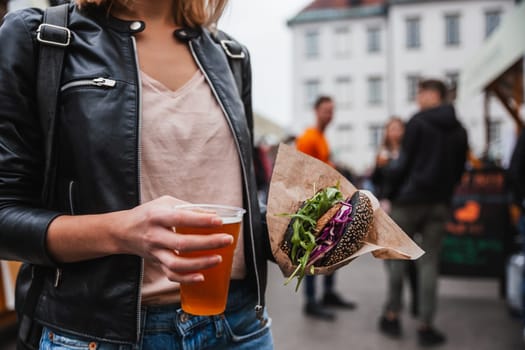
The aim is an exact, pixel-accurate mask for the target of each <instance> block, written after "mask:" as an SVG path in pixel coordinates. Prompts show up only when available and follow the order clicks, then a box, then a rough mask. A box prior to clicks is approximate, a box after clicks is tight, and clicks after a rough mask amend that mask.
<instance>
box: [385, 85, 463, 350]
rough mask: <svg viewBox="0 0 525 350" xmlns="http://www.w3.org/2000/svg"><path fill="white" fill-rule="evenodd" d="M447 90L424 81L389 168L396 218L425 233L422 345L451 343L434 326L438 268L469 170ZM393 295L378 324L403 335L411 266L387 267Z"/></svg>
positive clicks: (402, 263) (411, 230)
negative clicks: (453, 207)
mask: <svg viewBox="0 0 525 350" xmlns="http://www.w3.org/2000/svg"><path fill="white" fill-rule="evenodd" d="M445 96H446V87H445V84H443V82H441V81H439V80H423V81H421V82H420V83H419V86H418V94H417V102H418V105H419V108H420V111H419V112H418V113H417V114H415V115H414V116H413V117H412V118H411V119H410V120H409V122H408V123H407V125H406V128H405V134H404V136H403V142H402V145H401V152H400V154H399V157H398V158H397V159H395V160H393V161H391V162H390V163H389V164H388V165H387V166H385V168H384V176H385V179H386V181H388V182H389V183H391V184H392V193H393V194H394V195H393V197H392V211H391V217H392V219H393V220H394V221H395V222H396V223H398V224H399V226H400V227H401V228H402V229H403V230H404V231H405V232H406V233H407V234H408V235H410V236H412V237H413V235H414V234H415V233H418V234H420V238H421V239H420V242H419V243H420V245H421V248H422V249H423V250H424V251H425V254H424V255H423V256H422V257H421V258H419V259H418V260H417V261H416V264H417V272H418V287H419V289H418V290H419V296H418V297H419V302H418V304H419V306H418V311H419V315H418V317H419V328H418V341H419V344H420V345H422V346H430V345H438V344H442V343H444V342H445V341H446V337H445V335H444V334H442V333H441V332H439V331H438V330H437V329H435V328H434V325H433V321H434V317H435V313H436V309H437V290H438V265H439V254H440V248H441V241H442V238H443V236H444V234H445V227H444V224H445V221H446V219H447V216H448V213H449V206H450V200H451V198H452V194H453V192H454V189H455V187H456V185H457V184H458V183H459V181H460V179H461V176H462V174H463V171H464V168H465V160H466V155H467V149H468V142H467V133H466V131H465V128H464V127H463V126H462V125H461V123H460V122H459V120H458V119H457V118H456V113H455V110H454V107H453V106H452V105H449V104H446V103H445ZM387 266H388V268H387V271H388V295H387V301H386V304H385V308H384V313H383V315H382V316H381V317H380V320H379V329H380V331H381V332H383V333H385V334H387V335H389V336H392V337H399V336H401V334H402V330H401V322H400V312H401V305H402V302H401V301H402V300H401V299H402V287H403V277H404V276H405V273H406V267H407V262H406V261H402V260H391V261H388V263H387Z"/></svg>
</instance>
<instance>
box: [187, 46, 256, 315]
mask: <svg viewBox="0 0 525 350" xmlns="http://www.w3.org/2000/svg"><path fill="white" fill-rule="evenodd" d="M189 46H190V51H191V54H192V56H193V59H194V60H195V62H196V63H197V66H199V69H200V71H201V72H202V74H203V75H204V77H205V78H206V81H207V82H208V85H210V89H211V91H212V92H213V95H214V96H215V99H216V100H217V102H218V103H219V106H220V107H221V110H222V113H223V114H224V116H225V117H226V120H227V121H228V125H229V127H230V131H231V132H232V135H235V130H234V128H233V125H232V122H231V120H230V118H229V117H228V113H227V112H226V109H225V108H224V105H223V103H222V101H221V99H220V98H219V95H218V94H217V90H216V89H215V86H214V85H213V83H212V81H211V80H210V77H209V76H208V74H207V73H206V71H205V70H204V68H203V66H202V63H201V62H200V60H199V58H198V57H197V54H196V53H195V49H194V48H193V43H192V42H191V40H190V41H189ZM233 139H234V140H235V145H236V147H237V153H238V154H239V158H240V161H241V167H242V173H243V182H244V187H245V190H246V197H247V201H248V222H249V225H250V227H249V229H250V238H251V245H252V258H253V267H254V270H255V281H256V283H257V305H255V313H256V314H257V317H258V318H259V319H260V320H262V316H263V311H264V308H263V306H262V300H261V299H262V298H261V282H260V280H259V279H260V277H259V271H258V270H257V258H256V256H255V238H254V236H253V222H252V207H251V203H252V201H251V197H250V187H249V185H248V176H247V172H246V166H245V164H244V161H243V159H242V152H241V146H240V144H239V140H237V138H236V137H235V136H234V137H233Z"/></svg>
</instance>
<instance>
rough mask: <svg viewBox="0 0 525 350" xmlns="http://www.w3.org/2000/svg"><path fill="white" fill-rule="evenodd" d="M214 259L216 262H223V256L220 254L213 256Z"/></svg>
mask: <svg viewBox="0 0 525 350" xmlns="http://www.w3.org/2000/svg"><path fill="white" fill-rule="evenodd" d="M212 261H213V262H214V263H216V264H220V263H221V262H222V256H220V255H215V256H214V257H213V258H212Z"/></svg>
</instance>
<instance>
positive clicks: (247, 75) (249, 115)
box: [241, 46, 274, 261]
mask: <svg viewBox="0 0 525 350" xmlns="http://www.w3.org/2000/svg"><path fill="white" fill-rule="evenodd" d="M242 51H243V52H244V54H245V59H244V60H243V63H242V64H243V66H242V94H241V96H242V102H243V105H244V113H245V114H246V120H247V122H248V128H249V130H250V135H251V140H250V141H251V145H252V152H253V150H255V147H254V140H253V135H254V125H253V124H254V123H253V107H252V65H251V62H250V53H249V51H248V49H247V48H246V47H245V46H243V47H242ZM252 157H254V158H253V159H255V157H256V155H255V154H253V155H252ZM253 166H255V164H253ZM254 173H255V170H254ZM259 208H260V213H261V225H262V245H263V249H264V250H265V253H264V255H265V256H266V257H267V258H268V259H269V260H272V261H274V257H273V254H272V248H271V245H270V238H269V234H268V224H267V222H266V205H265V204H264V203H259Z"/></svg>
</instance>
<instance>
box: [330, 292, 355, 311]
mask: <svg viewBox="0 0 525 350" xmlns="http://www.w3.org/2000/svg"><path fill="white" fill-rule="evenodd" d="M323 305H325V306H331V307H338V308H341V309H347V310H353V309H355V308H356V307H357V305H356V303H354V302H352V301H346V300H343V299H342V298H341V297H340V296H339V295H338V294H337V293H334V292H330V293H325V294H324V296H323Z"/></svg>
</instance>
